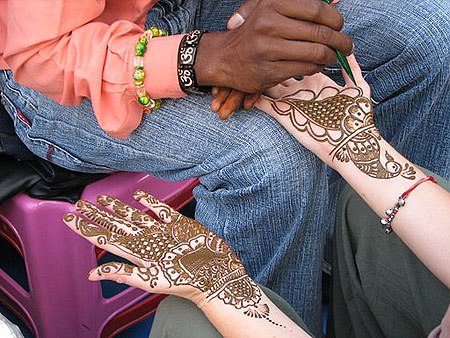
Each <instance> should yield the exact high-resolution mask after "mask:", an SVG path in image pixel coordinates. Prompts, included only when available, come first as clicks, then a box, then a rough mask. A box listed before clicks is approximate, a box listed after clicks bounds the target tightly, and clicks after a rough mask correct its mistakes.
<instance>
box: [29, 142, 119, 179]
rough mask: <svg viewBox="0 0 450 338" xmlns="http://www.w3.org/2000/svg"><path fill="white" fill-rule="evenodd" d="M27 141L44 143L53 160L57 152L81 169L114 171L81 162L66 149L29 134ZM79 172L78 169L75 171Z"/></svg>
mask: <svg viewBox="0 0 450 338" xmlns="http://www.w3.org/2000/svg"><path fill="white" fill-rule="evenodd" d="M26 136H27V139H28V140H30V141H32V142H35V143H43V144H44V145H46V148H47V149H48V152H49V151H50V149H51V154H50V157H51V158H53V157H54V156H53V155H54V153H55V150H58V151H60V152H61V153H62V154H64V155H65V156H67V157H69V158H70V159H71V160H72V161H73V162H74V163H75V164H76V165H79V166H81V167H85V168H86V169H98V170H107V171H109V172H110V171H113V169H111V168H109V167H106V166H101V165H98V164H93V163H89V162H86V161H83V160H80V159H79V158H77V157H75V156H73V155H72V154H71V153H69V152H68V151H66V150H65V149H63V148H61V147H59V146H58V145H56V144H53V143H52V142H50V141H48V140H45V139H42V138H36V137H31V136H30V135H29V134H28V133H26ZM48 152H47V154H46V156H48ZM75 170H77V169H75Z"/></svg>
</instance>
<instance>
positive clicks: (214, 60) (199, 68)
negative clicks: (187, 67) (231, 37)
mask: <svg viewBox="0 0 450 338" xmlns="http://www.w3.org/2000/svg"><path fill="white" fill-rule="evenodd" d="M225 46H226V32H214V33H205V34H203V37H202V39H201V41H200V43H199V45H198V50H197V60H196V63H195V66H194V69H195V72H196V74H197V83H198V85H199V86H218V87H224V86H226V85H227V83H229V81H227V80H226V79H227V78H228V77H229V71H228V67H227V63H226V57H225V56H224V49H225V48H224V47H225Z"/></svg>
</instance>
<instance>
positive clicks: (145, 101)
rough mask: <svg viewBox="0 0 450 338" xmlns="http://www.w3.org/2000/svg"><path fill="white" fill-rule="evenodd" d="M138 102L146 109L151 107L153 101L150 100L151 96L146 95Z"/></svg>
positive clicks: (139, 98)
mask: <svg viewBox="0 0 450 338" xmlns="http://www.w3.org/2000/svg"><path fill="white" fill-rule="evenodd" d="M138 101H139V103H140V104H141V105H143V106H144V107H147V106H149V105H150V103H151V101H152V99H151V98H150V96H148V95H145V96H139V97H138Z"/></svg>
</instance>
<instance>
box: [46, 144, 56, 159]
mask: <svg viewBox="0 0 450 338" xmlns="http://www.w3.org/2000/svg"><path fill="white" fill-rule="evenodd" d="M54 151H55V146H54V145H53V144H51V145H50V147H49V148H48V151H47V161H49V162H52V156H53V152H54Z"/></svg>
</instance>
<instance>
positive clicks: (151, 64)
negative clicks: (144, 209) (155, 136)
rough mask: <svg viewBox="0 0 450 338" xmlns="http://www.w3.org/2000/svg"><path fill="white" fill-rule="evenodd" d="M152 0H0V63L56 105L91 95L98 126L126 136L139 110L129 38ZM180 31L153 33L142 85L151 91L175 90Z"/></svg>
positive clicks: (170, 93) (166, 93) (172, 93)
mask: <svg viewBox="0 0 450 338" xmlns="http://www.w3.org/2000/svg"><path fill="white" fill-rule="evenodd" d="M156 2H157V0H127V1H123V0H96V1H94V0H76V1H73V0H46V1H42V0H26V1H12V0H6V1H1V2H0V68H1V69H11V70H12V71H13V72H14V77H15V80H16V81H17V82H19V83H21V84H23V85H25V86H27V87H30V88H33V89H35V90H38V91H40V92H42V93H44V94H45V95H47V96H49V97H51V98H52V99H54V100H55V101H57V102H59V103H60V104H63V105H79V104H80V102H81V100H82V99H83V98H90V99H91V100H92V105H93V107H94V112H95V115H96V117H97V119H98V121H99V123H100V126H101V127H102V128H103V129H104V130H105V131H106V132H108V134H110V135H112V136H114V137H118V138H126V137H127V136H128V135H129V134H130V133H131V132H132V131H133V130H134V129H135V128H136V127H137V126H138V125H139V123H140V121H141V119H142V112H143V109H142V107H141V106H140V105H139V103H137V101H136V96H135V95H136V94H135V90H134V86H133V80H132V73H133V59H134V45H135V43H136V42H137V40H138V39H139V36H140V35H141V34H142V33H143V24H144V22H145V15H146V13H147V12H148V11H149V9H150V8H151V7H153V6H154V4H155V3H156ZM181 37H182V36H181V35H177V36H171V37H161V38H157V39H153V40H152V41H151V42H150V43H149V48H148V51H147V53H146V55H145V58H144V60H145V70H146V75H147V77H146V80H145V86H146V89H147V91H148V93H149V94H150V96H152V97H153V98H162V97H182V96H184V93H183V92H182V91H181V89H180V87H179V84H178V80H177V73H176V72H177V59H176V58H177V50H178V45H179V41H180V39H181Z"/></svg>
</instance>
